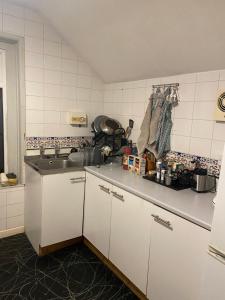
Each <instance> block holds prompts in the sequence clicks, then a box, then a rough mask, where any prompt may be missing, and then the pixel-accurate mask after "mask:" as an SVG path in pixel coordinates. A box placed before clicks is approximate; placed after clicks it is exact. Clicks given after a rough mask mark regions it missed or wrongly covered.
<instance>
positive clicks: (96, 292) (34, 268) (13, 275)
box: [0, 234, 137, 300]
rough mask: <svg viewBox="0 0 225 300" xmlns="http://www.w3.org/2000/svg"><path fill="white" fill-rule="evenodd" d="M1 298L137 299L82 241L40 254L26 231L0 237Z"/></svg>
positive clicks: (44, 299) (16, 299) (7, 299)
mask: <svg viewBox="0 0 225 300" xmlns="http://www.w3.org/2000/svg"><path fill="white" fill-rule="evenodd" d="M0 299H1V300H11V299H13V300H19V299H23V300H25V299H35V300H37V299H40V300H46V299H48V300H50V299H51V300H56V299H57V300H58V299H77V300H91V299H102V300H109V299H110V300H127V299H129V300H137V298H136V297H135V296H134V295H133V294H132V292H131V291H130V290H129V289H128V288H127V287H126V286H125V285H124V284H123V283H122V282H121V281H120V280H118V279H117V278H116V277H115V276H114V275H113V274H112V272H111V271H109V270H108V269H107V268H106V267H105V266H104V265H103V264H102V263H101V262H100V261H99V260H98V258H97V257H96V256H95V255H94V254H93V253H92V252H90V250H89V249H88V248H87V247H86V246H84V245H83V244H81V245H76V246H72V247H69V248H66V249H64V250H60V251H57V252H55V253H54V254H51V255H48V256H46V257H42V258H40V257H38V256H37V255H36V254H35V252H34V250H33V248H32V246H31V244H30V243H29V241H28V240H27V238H26V236H25V235H24V234H19V235H16V236H13V237H9V238H5V239H1V240H0Z"/></svg>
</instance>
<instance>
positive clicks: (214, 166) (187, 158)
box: [166, 151, 220, 177]
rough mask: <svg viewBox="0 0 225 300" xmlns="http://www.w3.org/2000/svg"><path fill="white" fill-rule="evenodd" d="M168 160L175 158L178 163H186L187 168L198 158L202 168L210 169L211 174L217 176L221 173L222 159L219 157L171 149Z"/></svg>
mask: <svg viewBox="0 0 225 300" xmlns="http://www.w3.org/2000/svg"><path fill="white" fill-rule="evenodd" d="M166 160H175V161H176V162H178V163H182V164H184V165H185V167H186V168H190V167H191V165H192V164H191V162H192V161H194V160H198V161H199V162H200V165H201V167H202V168H205V169H208V173H209V174H210V175H215V176H217V177H219V175H220V161H218V160H217V159H211V158H207V157H201V156H197V155H191V154H186V153H181V152H175V151H171V152H168V153H167V155H166Z"/></svg>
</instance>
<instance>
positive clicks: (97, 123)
mask: <svg viewBox="0 0 225 300" xmlns="http://www.w3.org/2000/svg"><path fill="white" fill-rule="evenodd" d="M107 118H108V117H107V116H104V115H100V116H97V117H96V118H95V120H94V122H93V123H92V124H93V126H92V128H93V130H94V131H95V132H96V133H100V132H101V128H100V122H101V121H102V120H104V119H107Z"/></svg>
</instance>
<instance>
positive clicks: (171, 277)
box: [147, 200, 210, 300]
mask: <svg viewBox="0 0 225 300" xmlns="http://www.w3.org/2000/svg"><path fill="white" fill-rule="evenodd" d="M181 201H182V200H181ZM209 234H210V232H209V231H207V230H206V229H203V228H201V227H199V226H197V225H194V224H192V223H190V222H188V221H186V220H184V219H182V218H181V217H178V216H176V215H174V214H172V213H170V212H167V211H166V210H163V209H161V208H159V207H156V206H154V210H153V213H152V228H151V245H150V259H149V276H148V290H147V296H148V298H149V299H151V300H168V299H173V300H181V299H182V300H198V297H199V287H200V283H201V279H202V272H203V265H204V258H205V253H206V251H207V246H208V241H209Z"/></svg>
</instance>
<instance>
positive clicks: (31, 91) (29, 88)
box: [26, 81, 43, 96]
mask: <svg viewBox="0 0 225 300" xmlns="http://www.w3.org/2000/svg"><path fill="white" fill-rule="evenodd" d="M26 95H28V96H43V84H42V83H39V82H33V81H26Z"/></svg>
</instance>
